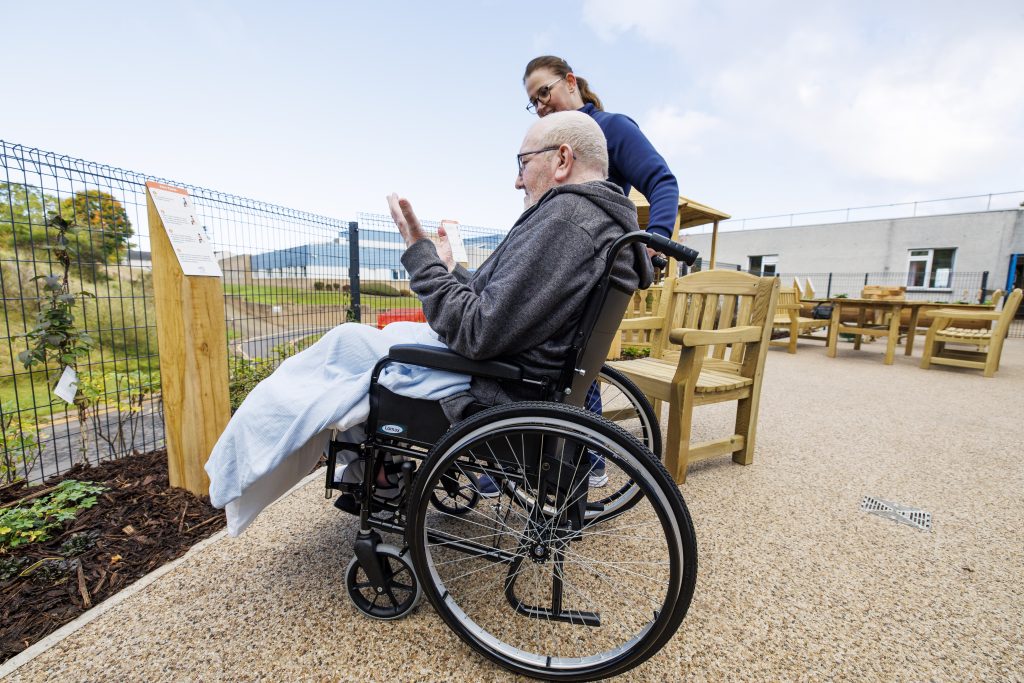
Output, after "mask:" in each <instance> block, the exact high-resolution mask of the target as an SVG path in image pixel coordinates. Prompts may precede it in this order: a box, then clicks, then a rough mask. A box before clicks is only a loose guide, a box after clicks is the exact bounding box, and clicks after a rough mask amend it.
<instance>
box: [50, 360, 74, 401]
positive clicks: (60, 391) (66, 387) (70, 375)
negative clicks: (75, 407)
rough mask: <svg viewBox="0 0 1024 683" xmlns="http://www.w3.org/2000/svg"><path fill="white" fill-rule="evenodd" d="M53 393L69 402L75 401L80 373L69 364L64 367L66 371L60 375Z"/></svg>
mask: <svg viewBox="0 0 1024 683" xmlns="http://www.w3.org/2000/svg"><path fill="white" fill-rule="evenodd" d="M53 393H54V395H56V396H58V397H59V398H62V399H64V400H65V401H66V402H68V403H74V402H75V394H77V393H78V373H77V372H75V369H74V368H73V367H71V366H70V365H69V366H67V367H65V368H64V373H63V374H62V375H61V376H60V381H59V382H57V386H56V387H54V389H53Z"/></svg>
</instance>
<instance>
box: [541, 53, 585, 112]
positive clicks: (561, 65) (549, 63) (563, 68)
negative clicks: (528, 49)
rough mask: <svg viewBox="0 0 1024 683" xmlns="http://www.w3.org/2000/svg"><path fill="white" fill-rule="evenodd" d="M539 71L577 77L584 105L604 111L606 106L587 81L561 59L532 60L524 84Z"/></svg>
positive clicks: (547, 57)
mask: <svg viewBox="0 0 1024 683" xmlns="http://www.w3.org/2000/svg"><path fill="white" fill-rule="evenodd" d="M537 69H550V70H551V71H553V72H554V73H555V74H557V75H558V76H560V77H562V78H565V77H566V76H568V75H569V74H572V75H573V76H576V84H577V85H578V86H579V87H580V95H581V96H582V97H583V103H584V104H592V105H594V107H596V108H597V109H599V110H601V111H604V105H602V104H601V99H600V98H599V97H598V96H597V95H595V94H594V91H593V90H591V89H590V86H589V85H588V84H587V79H585V78H582V77H581V76H579V75H577V74H574V73H573V72H572V67H571V66H569V64H568V62H566V61H565V60H564V59H562V58H561V57H555V56H554V55H544V56H543V57H535V58H533V59H531V60H530V63H529V64H527V65H526V72H525V73H524V74H523V83H524V84H525V83H526V79H527V78H529V77H530V74H532V73H533V72H534V71H536V70H537Z"/></svg>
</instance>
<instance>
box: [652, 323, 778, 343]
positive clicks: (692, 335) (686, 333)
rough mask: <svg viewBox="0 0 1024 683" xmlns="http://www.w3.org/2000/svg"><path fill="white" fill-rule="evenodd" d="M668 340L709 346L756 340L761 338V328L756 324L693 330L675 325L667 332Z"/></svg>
mask: <svg viewBox="0 0 1024 683" xmlns="http://www.w3.org/2000/svg"><path fill="white" fill-rule="evenodd" d="M668 338H669V341H671V342H672V343H673V344H681V345H682V346H711V345H713V344H735V343H740V342H756V341H759V340H760V339H761V328H760V327H757V326H756V325H744V326H742V327H727V328H725V329H722V330H694V329H690V328H687V327H677V328H676V329H674V330H672V331H671V332H669V333H668Z"/></svg>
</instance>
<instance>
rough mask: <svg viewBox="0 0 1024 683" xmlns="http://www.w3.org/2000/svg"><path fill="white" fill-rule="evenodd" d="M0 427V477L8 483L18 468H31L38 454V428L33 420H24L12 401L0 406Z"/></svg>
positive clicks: (27, 469)
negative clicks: (0, 447)
mask: <svg viewBox="0 0 1024 683" xmlns="http://www.w3.org/2000/svg"><path fill="white" fill-rule="evenodd" d="M0 427H3V439H4V442H3V452H2V453H0V479H2V480H3V481H5V482H7V483H10V482H12V481H14V480H15V478H16V477H17V474H18V470H19V469H20V470H21V471H23V472H26V473H27V472H28V471H29V470H30V469H32V466H33V465H34V464H35V462H36V460H37V459H38V458H39V454H40V453H41V452H42V451H41V450H40V447H39V439H38V436H39V429H38V427H37V426H36V425H35V424H34V423H33V422H26V421H25V420H24V418H23V417H22V414H21V413H20V412H19V411H18V406H17V405H16V404H15V403H14V402H13V401H8V402H6V403H4V404H3V405H2V406H0Z"/></svg>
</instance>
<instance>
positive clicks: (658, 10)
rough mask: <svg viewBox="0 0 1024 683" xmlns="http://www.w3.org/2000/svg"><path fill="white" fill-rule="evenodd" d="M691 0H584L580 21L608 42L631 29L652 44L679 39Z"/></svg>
mask: <svg viewBox="0 0 1024 683" xmlns="http://www.w3.org/2000/svg"><path fill="white" fill-rule="evenodd" d="M692 5H693V3H692V2H691V1H690V0H633V2H629V3H626V2H621V0H586V1H585V2H584V3H583V20H584V21H585V22H586V24H587V25H588V26H590V27H591V28H592V29H593V30H594V32H595V33H597V35H598V36H599V37H600V38H601V39H603V40H607V41H612V40H615V38H616V37H618V36H619V35H620V34H623V33H626V32H628V31H631V30H635V31H637V32H638V33H639V34H640V35H641V36H643V37H644V38H647V39H648V40H652V41H655V42H665V41H671V40H673V39H675V40H678V39H679V38H680V29H682V27H683V26H684V25H685V23H684V21H683V19H684V18H685V17H686V15H687V13H688V12H689V11H690V8H691V7H692Z"/></svg>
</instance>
